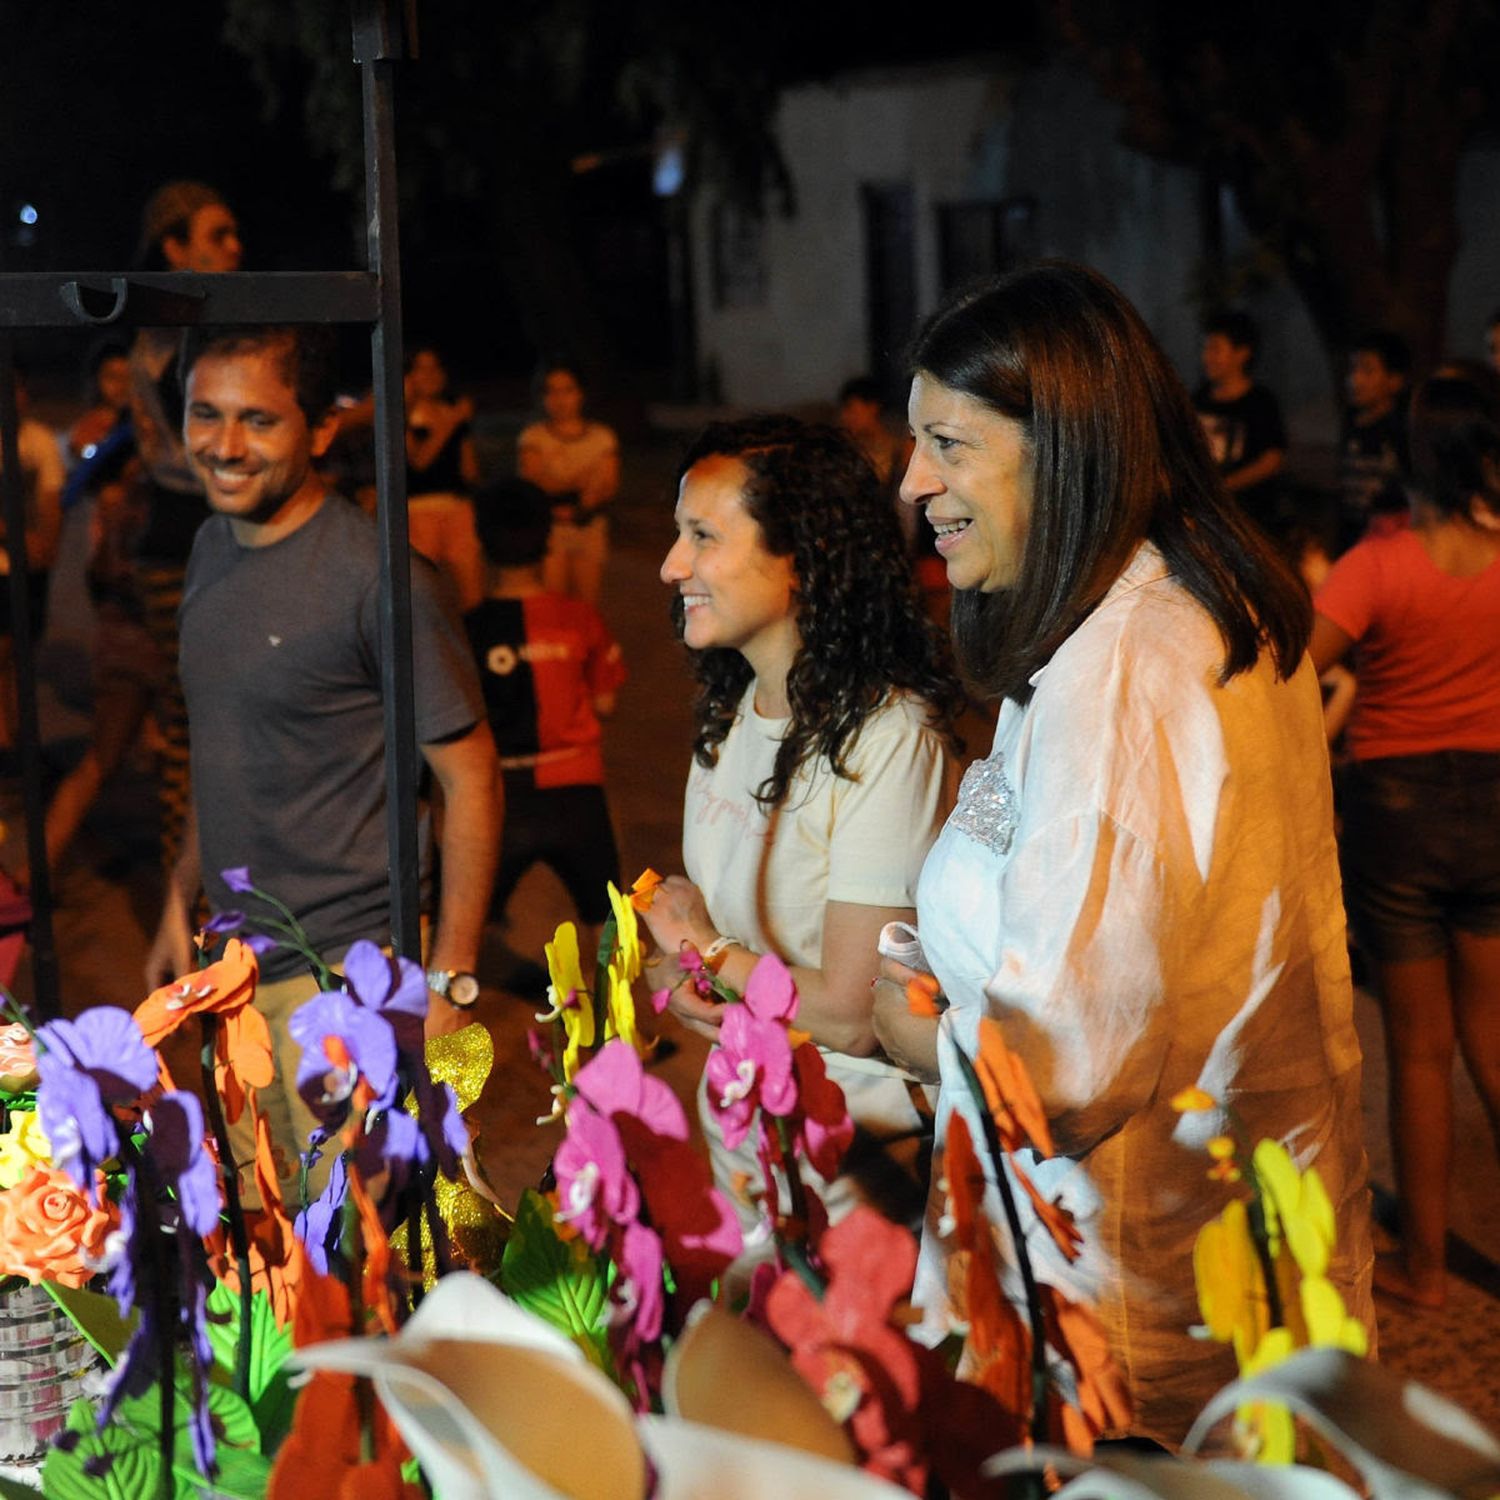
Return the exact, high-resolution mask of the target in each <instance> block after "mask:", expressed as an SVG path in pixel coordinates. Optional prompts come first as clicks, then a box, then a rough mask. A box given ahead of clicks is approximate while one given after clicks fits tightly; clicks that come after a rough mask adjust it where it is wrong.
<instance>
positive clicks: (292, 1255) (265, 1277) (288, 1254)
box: [204, 1114, 335, 1338]
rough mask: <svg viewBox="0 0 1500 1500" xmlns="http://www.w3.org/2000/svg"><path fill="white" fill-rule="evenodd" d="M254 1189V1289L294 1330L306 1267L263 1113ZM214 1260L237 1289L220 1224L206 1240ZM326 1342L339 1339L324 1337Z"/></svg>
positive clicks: (249, 1217) (250, 1227)
mask: <svg viewBox="0 0 1500 1500" xmlns="http://www.w3.org/2000/svg"><path fill="white" fill-rule="evenodd" d="M254 1170H255V1185H256V1188H257V1189H258V1191H259V1193H260V1201H261V1210H260V1212H258V1213H257V1212H255V1211H253V1210H252V1211H250V1212H248V1213H246V1215H245V1228H246V1230H247V1232H248V1236H249V1241H250V1246H249V1248H250V1286H251V1288H252V1290H254V1289H261V1290H264V1292H265V1293H266V1295H267V1296H268V1297H269V1298H270V1299H271V1311H272V1312H273V1313H274V1314H275V1315H276V1321H277V1323H279V1324H280V1325H281V1326H282V1327H283V1328H287V1327H291V1326H292V1325H293V1323H294V1320H295V1317H296V1311H297V1301H298V1297H299V1296H300V1294H301V1290H302V1283H303V1278H304V1275H305V1272H306V1267H307V1257H306V1253H305V1252H304V1250H303V1248H302V1242H301V1240H299V1239H298V1238H297V1236H296V1234H295V1233H294V1232H293V1229H292V1221H291V1219H290V1218H288V1217H287V1213H286V1209H285V1208H284V1207H283V1205H282V1198H281V1180H280V1178H279V1176H278V1175H277V1171H276V1151H275V1147H274V1145H273V1144H272V1141H271V1126H270V1122H269V1121H268V1120H267V1119H266V1118H265V1116H264V1115H260V1114H257V1115H256V1116H255V1163H254ZM204 1243H205V1245H206V1246H207V1247H208V1252H209V1255H210V1257H211V1260H210V1264H211V1266H212V1269H213V1272H214V1275H215V1276H217V1277H218V1279H219V1280H220V1281H222V1282H224V1283H225V1285H226V1286H228V1288H229V1289H230V1291H232V1292H233V1291H238V1290H239V1284H240V1279H239V1268H238V1266H237V1264H236V1262H235V1259H234V1254H233V1250H232V1248H231V1246H230V1244H229V1236H228V1233H227V1232H226V1231H225V1230H224V1229H223V1228H222V1226H221V1227H220V1228H219V1229H217V1230H215V1231H214V1233H213V1234H211V1235H209V1236H208V1237H207V1239H206V1240H205V1241H204ZM323 1336H324V1337H325V1338H332V1337H334V1336H335V1335H333V1334H325V1335H323Z"/></svg>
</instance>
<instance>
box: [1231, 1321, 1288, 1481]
mask: <svg viewBox="0 0 1500 1500" xmlns="http://www.w3.org/2000/svg"><path fill="white" fill-rule="evenodd" d="M1296 1348H1297V1341H1296V1340H1295V1339H1294V1338H1293V1337H1292V1334H1291V1330H1290V1329H1287V1328H1270V1329H1267V1331H1266V1333H1265V1334H1264V1335H1263V1336H1262V1338H1261V1341H1260V1343H1259V1344H1258V1345H1257V1346H1256V1349H1255V1352H1254V1353H1253V1354H1252V1355H1251V1356H1250V1358H1249V1359H1248V1360H1247V1361H1246V1362H1245V1363H1244V1365H1243V1366H1242V1373H1243V1374H1245V1375H1259V1374H1260V1372H1261V1371H1262V1370H1269V1369H1270V1368H1271V1366H1272V1365H1279V1364H1280V1363H1281V1362H1282V1360H1284V1359H1287V1358H1289V1357H1290V1356H1291V1355H1292V1353H1293V1352H1294V1351H1295V1350H1296ZM1234 1435H1235V1441H1236V1443H1237V1445H1238V1447H1239V1449H1240V1452H1241V1453H1242V1454H1243V1455H1244V1456H1245V1457H1246V1458H1251V1459H1254V1460H1255V1462H1256V1463H1262V1464H1289V1463H1291V1462H1292V1461H1293V1460H1294V1459H1295V1458H1296V1456H1297V1425H1296V1423H1295V1422H1294V1421H1293V1420H1292V1414H1291V1412H1290V1411H1289V1410H1288V1409H1287V1408H1286V1407H1285V1406H1282V1405H1281V1404H1280V1403H1279V1402H1276V1401H1250V1402H1247V1403H1246V1404H1245V1405H1244V1406H1241V1407H1238V1408H1236V1410H1235V1414H1234Z"/></svg>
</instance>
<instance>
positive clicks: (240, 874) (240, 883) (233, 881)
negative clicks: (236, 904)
mask: <svg viewBox="0 0 1500 1500" xmlns="http://www.w3.org/2000/svg"><path fill="white" fill-rule="evenodd" d="M219 879H220V880H222V881H223V882H224V884H225V885H227V886H228V887H229V889H230V890H232V891H233V892H234V893H235V894H236V895H237V896H244V895H247V894H248V893H249V892H251V891H253V890H254V889H255V882H254V881H252V880H251V879H250V867H249V865H235V866H234V867H233V869H229V870H220V871H219Z"/></svg>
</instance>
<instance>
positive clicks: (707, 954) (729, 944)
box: [700, 935, 745, 963]
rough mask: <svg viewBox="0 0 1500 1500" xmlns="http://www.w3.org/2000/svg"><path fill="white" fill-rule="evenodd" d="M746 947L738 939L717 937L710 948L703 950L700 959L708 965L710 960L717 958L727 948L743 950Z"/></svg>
mask: <svg viewBox="0 0 1500 1500" xmlns="http://www.w3.org/2000/svg"><path fill="white" fill-rule="evenodd" d="M744 946H745V945H744V944H743V943H742V942H741V941H740V940H739V939H738V938H737V937H729V936H727V935H725V936H722V937H716V938H715V939H714V940H713V942H711V943H710V944H709V945H708V947H706V948H705V949H704V950H703V952H702V954H701V955H700V957H701V958H702V959H703V961H704V963H707V962H708V961H709V959H711V958H717V957H718V956H719V955H720V954H721V953H722V952H723V951H724V950H725V949H726V948H743V947H744Z"/></svg>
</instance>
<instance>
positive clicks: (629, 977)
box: [608, 880, 645, 984]
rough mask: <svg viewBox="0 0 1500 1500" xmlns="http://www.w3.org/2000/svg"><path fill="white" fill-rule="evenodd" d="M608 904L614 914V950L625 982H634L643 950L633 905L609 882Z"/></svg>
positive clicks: (638, 923)
mask: <svg viewBox="0 0 1500 1500" xmlns="http://www.w3.org/2000/svg"><path fill="white" fill-rule="evenodd" d="M608 889H609V904H610V907H611V909H612V910H613V911H614V914H615V952H616V955H617V956H618V957H619V958H620V959H621V961H622V963H623V970H622V972H623V973H624V976H625V982H626V984H634V983H635V981H636V979H637V978H639V977H640V972H641V961H642V959H643V958H644V956H645V950H644V949H643V948H642V946H641V926H640V921H639V919H638V918H637V917H636V914H635V907H634V905H633V904H632V903H631V901H630V898H629V897H628V896H622V895H621V894H620V893H619V891H617V890H616V889H615V883H614V881H612V880H611V881H610V882H609V887H608Z"/></svg>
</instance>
